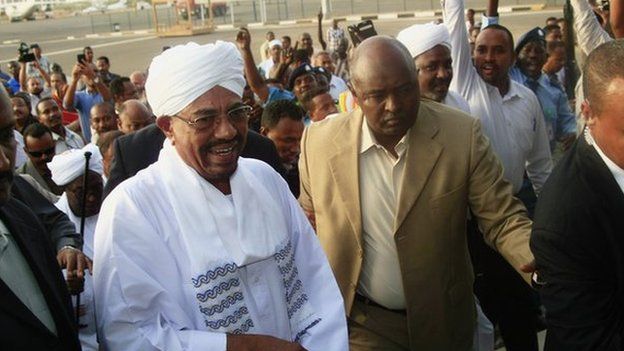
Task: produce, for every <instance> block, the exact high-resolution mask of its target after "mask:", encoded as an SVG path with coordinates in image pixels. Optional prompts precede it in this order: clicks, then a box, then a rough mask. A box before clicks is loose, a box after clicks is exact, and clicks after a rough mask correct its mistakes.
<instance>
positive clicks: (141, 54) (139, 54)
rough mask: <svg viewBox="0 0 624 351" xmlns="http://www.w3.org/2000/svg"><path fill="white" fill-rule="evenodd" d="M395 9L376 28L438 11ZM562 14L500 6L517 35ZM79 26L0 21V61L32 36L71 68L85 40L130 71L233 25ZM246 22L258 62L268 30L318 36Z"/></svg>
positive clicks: (230, 34) (227, 32) (297, 26)
mask: <svg viewBox="0 0 624 351" xmlns="http://www.w3.org/2000/svg"><path fill="white" fill-rule="evenodd" d="M398 14H399V13H398V12H397V18H394V16H390V15H389V14H382V15H376V16H377V20H375V21H374V23H375V27H376V29H377V32H378V33H380V34H386V35H391V36H394V35H396V34H397V33H398V32H399V31H400V30H401V29H403V28H405V27H407V26H409V25H411V24H414V23H425V22H429V21H431V20H434V19H436V18H438V17H439V14H437V13H436V12H435V11H434V12H429V13H423V12H418V13H416V12H414V17H407V18H404V17H400V16H398ZM561 15H562V10H561V9H560V8H546V9H542V10H539V9H537V8H536V9H531V10H529V11H524V10H523V11H515V10H514V11H509V12H507V13H502V11H501V22H502V24H504V25H506V26H507V27H508V28H509V29H510V30H511V32H512V33H513V34H514V35H515V36H516V37H518V36H519V35H520V34H522V33H524V32H526V31H528V30H530V29H532V28H534V27H535V26H543V25H544V21H545V19H546V18H547V17H549V16H561ZM365 16H366V15H359V16H349V17H348V18H345V19H346V22H341V25H342V26H343V27H345V26H346V25H349V24H353V23H357V22H359V21H360V19H361V18H364V17H365ZM476 20H477V21H478V20H479V19H478V18H477V19H476ZM328 25H329V22H327V21H326V22H324V28H327V26H328ZM80 26H81V25H80V21H79V20H77V18H75V17H69V18H64V19H49V20H41V21H33V22H20V23H12V24H0V32H2V33H3V34H2V40H3V42H2V43H1V44H0V64H2V65H3V68H5V66H4V64H5V63H6V62H8V61H10V60H14V59H15V56H16V49H17V46H18V44H19V42H21V41H24V42H27V43H29V44H30V43H35V42H36V43H38V44H39V45H40V46H41V47H42V50H43V55H44V56H47V57H48V58H49V59H50V60H51V61H53V62H56V63H58V64H60V65H61V67H63V69H64V71H65V72H66V73H68V74H69V73H70V72H71V69H72V66H73V65H74V64H75V62H76V55H77V54H78V53H80V52H81V51H82V48H83V47H84V46H87V45H88V46H91V47H92V48H93V49H94V52H95V55H96V57H97V56H101V55H105V56H107V57H108V58H109V59H110V61H111V71H112V72H115V73H118V74H122V75H129V74H130V73H131V72H133V71H135V70H143V69H146V68H147V67H148V66H149V63H150V62H151V59H152V57H154V56H155V55H157V54H158V53H159V52H160V51H161V50H162V47H163V46H173V45H177V44H182V43H186V42H188V41H195V42H198V43H208V42H214V41H215V40H228V41H232V40H234V38H235V35H236V28H235V27H233V26H220V27H217V28H216V30H215V31H214V32H212V33H209V34H204V35H198V36H194V37H178V38H158V37H157V36H156V35H155V34H154V33H153V32H151V31H149V30H145V29H136V30H132V31H130V30H128V31H122V32H105V33H89V32H88V31H87V32H85V31H83V30H82V29H81V28H82V27H80ZM82 26H84V24H82ZM248 28H249V29H250V32H251V35H252V49H253V52H254V53H255V54H256V57H255V58H256V62H257V63H259V57H258V56H257V53H258V51H259V47H260V45H261V44H262V42H263V41H264V34H265V32H266V31H267V30H273V31H274V32H275V33H276V35H277V36H278V37H281V36H282V35H290V36H291V37H292V38H293V41H295V40H297V38H299V36H300V35H301V33H303V32H308V33H311V34H312V37H313V38H316V35H315V33H316V23H314V22H311V21H308V22H305V23H297V22H295V23H288V22H287V23H282V24H263V25H260V24H256V25H254V24H252V25H249V26H248ZM315 41H316V40H315ZM317 47H318V45H317Z"/></svg>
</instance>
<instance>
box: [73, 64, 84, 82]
mask: <svg viewBox="0 0 624 351" xmlns="http://www.w3.org/2000/svg"><path fill="white" fill-rule="evenodd" d="M82 67H83V65H82V64H81V63H77V64H75V65H74V68H73V69H72V78H74V79H78V78H80V75H82Z"/></svg>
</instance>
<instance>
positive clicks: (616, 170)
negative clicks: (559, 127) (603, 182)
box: [585, 129, 624, 193]
mask: <svg viewBox="0 0 624 351" xmlns="http://www.w3.org/2000/svg"><path fill="white" fill-rule="evenodd" d="M585 139H586V140H587V143H588V144H589V145H592V146H593V147H594V148H595V149H596V151H597V152H598V155H600V158H601V159H602V161H604V163H605V164H606V165H607V168H609V171H611V174H613V178H615V181H616V182H617V183H618V185H619V186H620V190H622V193H624V169H622V168H620V166H618V165H617V164H615V162H613V161H611V159H610V158H609V157H608V156H607V155H605V153H604V152H603V151H602V149H601V148H600V146H598V143H596V141H595V140H594V137H593V136H592V135H591V132H590V131H589V130H588V129H586V130H585Z"/></svg>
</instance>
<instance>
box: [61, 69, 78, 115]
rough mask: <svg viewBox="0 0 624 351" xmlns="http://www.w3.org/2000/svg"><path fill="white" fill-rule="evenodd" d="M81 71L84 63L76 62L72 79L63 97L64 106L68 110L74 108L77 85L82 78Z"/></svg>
mask: <svg viewBox="0 0 624 351" xmlns="http://www.w3.org/2000/svg"><path fill="white" fill-rule="evenodd" d="M81 72H82V65H81V64H79V63H77V64H75V65H74V68H73V69H72V81H71V83H70V84H69V87H68V88H67V91H66V92H65V97H64V98H63V108H64V109H66V110H73V109H74V96H75V95H76V87H77V86H78V80H80V75H81Z"/></svg>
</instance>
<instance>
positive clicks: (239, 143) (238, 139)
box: [202, 134, 244, 151]
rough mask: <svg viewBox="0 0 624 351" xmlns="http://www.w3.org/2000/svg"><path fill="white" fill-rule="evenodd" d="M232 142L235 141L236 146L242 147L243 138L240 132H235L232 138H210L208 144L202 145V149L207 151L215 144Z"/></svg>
mask: <svg viewBox="0 0 624 351" xmlns="http://www.w3.org/2000/svg"><path fill="white" fill-rule="evenodd" d="M232 143H236V144H237V145H236V146H238V147H240V148H241V149H242V146H243V143H244V140H243V136H242V135H240V134H236V136H235V137H234V138H232V139H229V140H226V139H216V140H212V141H210V142H208V144H206V145H204V146H203V147H202V151H208V150H210V149H211V148H213V147H215V146H219V145H226V144H232Z"/></svg>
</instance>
